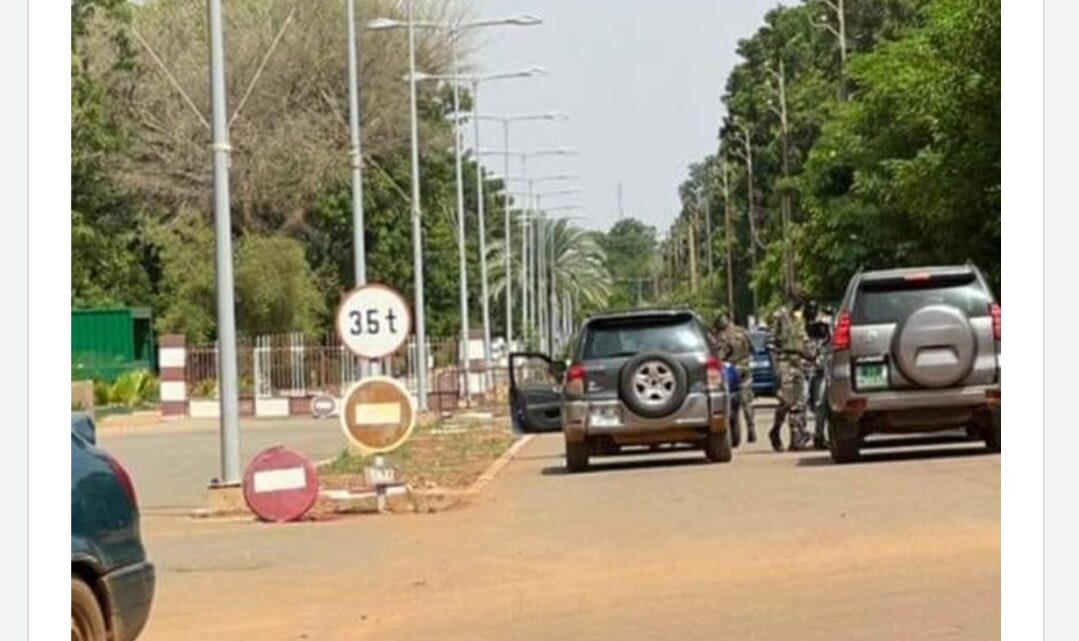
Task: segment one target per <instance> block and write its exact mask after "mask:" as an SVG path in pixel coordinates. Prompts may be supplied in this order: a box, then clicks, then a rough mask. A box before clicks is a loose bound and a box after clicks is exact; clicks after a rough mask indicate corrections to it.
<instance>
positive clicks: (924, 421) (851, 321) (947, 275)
mask: <svg viewBox="0 0 1079 641" xmlns="http://www.w3.org/2000/svg"><path fill="white" fill-rule="evenodd" d="M826 376H827V377H828V382H827V398H828V411H829V428H830V431H831V434H830V439H829V444H830V447H831V452H832V458H833V459H834V460H835V461H836V462H838V463H846V462H850V461H854V460H856V459H858V457H859V455H860V447H861V443H862V440H863V439H864V437H865V436H866V435H869V434H874V433H892V434H895V433H899V434H907V433H916V432H930V431H942V430H950V429H955V428H959V427H965V428H966V429H967V430H968V432H969V433H971V434H972V435H976V436H977V437H979V438H982V439H984V440H985V442H986V444H987V446H988V448H989V449H990V450H991V451H997V452H999V451H1000V305H998V304H997V303H996V301H995V300H994V299H993V294H992V292H991V291H990V290H989V287H988V286H987V285H986V282H985V279H984V278H983V276H982V274H981V272H979V271H978V269H977V268H976V267H974V266H973V265H962V266H953V267H927V268H917V269H893V270H886V271H873V272H864V273H859V274H857V275H855V276H854V278H853V279H852V280H851V282H850V285H849V286H848V288H847V293H846V296H845V297H844V299H843V303H842V306H841V308H840V311H839V314H838V315H837V318H836V324H835V330H834V332H833V338H832V354H831V359H830V362H829V365H828V368H827V372H826Z"/></svg>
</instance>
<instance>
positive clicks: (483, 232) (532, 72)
mask: <svg viewBox="0 0 1079 641" xmlns="http://www.w3.org/2000/svg"><path fill="white" fill-rule="evenodd" d="M454 51H455V52H456V47H454ZM456 68H457V58H456V54H455V55H454V73H452V74H425V73H422V72H421V73H419V79H420V80H439V81H449V82H452V83H453V109H454V113H453V122H454V152H455V157H456V163H457V212H458V246H459V247H458V249H459V252H460V257H461V258H460V259H461V266H460V272H461V276H460V282H461V318H462V319H463V320H462V324H461V333H462V341H463V343H462V344H463V345H464V347H463V348H462V354H463V357H464V359H465V364H466V365H467V363H468V340H469V339H468V336H467V326H468V304H467V294H466V289H467V281H466V279H467V275H466V271H465V268H466V262H465V235H464V193H463V191H462V189H463V187H462V183H461V180H462V177H461V176H462V174H461V155H462V152H461V144H460V140H461V120H462V114H461V112H460V109H461V105H460V101H459V97H458V90H457V88H458V86H459V84H460V83H461V82H468V83H470V84H471V85H472V118H473V121H474V122H473V127H472V129H473V131H474V132H475V145H474V148H475V149H479V148H480V128H479V124H478V121H479V112H478V105H479V85H480V82H486V81H490V80H506V79H512V78H534V77H536V76H542V75H545V74H546V73H547V72H546V70H545V69H543V68H542V67H530V68H528V69H523V70H520V71H511V72H503V73H486V74H463V75H462V74H458V73H457V71H456ZM485 204H486V203H485V202H484V196H483V168H482V167H481V166H480V165H479V163H478V162H477V166H476V219H477V222H478V227H479V230H478V231H479V253H480V306H481V311H482V315H483V366H484V372H485V377H486V379H487V383H488V386H490V384H491V382H492V379H491V309H490V301H489V296H488V294H487V291H488V281H487V220H486V219H487V217H486V213H485V211H484V208H485ZM507 340H509V339H508V338H507ZM466 371H467V369H466ZM465 394H466V396H467V394H468V392H467V382H466V389H465Z"/></svg>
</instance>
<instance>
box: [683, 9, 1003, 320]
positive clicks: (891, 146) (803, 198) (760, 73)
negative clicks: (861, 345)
mask: <svg viewBox="0 0 1079 641" xmlns="http://www.w3.org/2000/svg"><path fill="white" fill-rule="evenodd" d="M845 6H846V17H847V35H848V54H849V57H848V59H847V65H846V72H845V73H841V66H840V64H839V62H840V60H839V56H838V51H837V46H836V45H837V43H836V39H835V37H834V35H833V34H831V33H829V32H828V31H827V30H825V29H822V28H817V27H814V26H813V25H812V20H811V18H812V17H813V16H820V15H822V13H823V15H829V14H828V13H827V12H822V10H821V6H820V5H819V4H817V3H813V2H807V3H804V4H802V5H800V6H794V7H782V6H781V7H778V8H776V9H774V10H773V11H771V12H769V13H768V15H767V16H766V18H765V24H764V26H762V27H761V28H760V29H759V30H758V31H757V33H756V34H754V35H753V36H752V37H751V38H747V39H745V40H743V41H741V42H740V43H739V45H738V52H739V54H740V55H741V56H742V58H743V61H742V62H741V63H739V64H738V65H736V66H735V68H734V69H733V70H732V72H731V74H730V76H729V77H728V79H727V86H726V93H725V95H724V98H723V100H724V103H725V104H726V106H727V112H728V113H727V114H726V116H725V118H724V121H723V122H722V123H721V127H720V137H721V144H720V151H719V153H718V154H717V155H716V156H713V157H708V158H705V159H704V161H703V162H701V163H698V164H696V165H694V166H693V167H691V171H690V178H689V179H688V180H687V181H686V182H685V183H684V184H683V185H682V187H681V193H682V199H683V203H684V204H683V210H682V212H681V214H680V216H679V220H678V222H677V223H676V224H675V226H674V227H672V230H671V235H672V237H673V238H675V239H676V241H677V242H673V243H667V244H665V246H664V247H665V251H666V252H668V254H670V253H671V252H674V254H672V255H670V256H665V258H664V265H666V266H667V267H666V272H665V274H666V279H667V281H668V282H667V285H668V287H667V289H674V290H677V289H678V288H677V286H676V285H677V284H678V279H679V278H680V277H681V276H680V275H678V274H676V273H674V271H673V270H672V266H676V265H679V264H681V265H683V266H684V265H686V264H687V260H686V255H685V252H686V251H687V246H686V243H685V234H684V232H681V233H680V231H679V230H681V229H682V228H683V227H684V226H685V225H687V224H688V223H689V221H691V219H692V217H693V216H694V215H695V209H694V207H695V206H696V198H697V194H698V193H700V192H701V191H702V190H703V192H704V193H705V195H706V197H707V199H708V203H709V204H710V205H711V210H712V212H713V218H712V221H713V228H715V227H716V222H717V218H716V213H715V212H719V211H721V210H722V208H723V206H724V204H725V203H724V202H723V200H724V197H723V190H722V188H721V182H720V179H719V177H720V176H721V174H722V172H721V168H722V167H723V165H724V164H726V166H727V169H728V174H729V180H730V183H729V192H728V194H729V200H730V203H729V204H730V206H731V208H732V209H733V211H734V212H736V214H737V220H736V224H737V226H738V230H737V233H736V234H735V236H734V240H735V241H736V247H735V250H734V263H735V270H734V271H735V283H736V290H738V295H737V296H736V298H737V299H738V302H737V304H738V306H739V307H741V306H743V305H746V303H747V298H748V297H747V295H746V294H747V293H748V287H747V286H748V285H749V284H752V286H753V290H754V291H755V292H756V294H757V299H758V304H759V306H760V307H761V308H762V309H767V308H769V307H770V306H773V305H775V304H776V303H777V302H778V301H779V300H780V299H781V298H782V296H783V290H784V282H783V281H784V278H783V267H782V265H783V257H782V247H783V243H785V242H786V243H789V246H790V247H791V248H792V251H793V255H794V259H795V260H794V262H795V279H796V283H795V285H796V287H798V288H799V289H802V290H803V291H805V292H806V293H808V294H810V295H813V296H816V297H819V298H823V299H830V300H835V299H837V298H839V297H840V296H841V295H842V293H843V288H844V287H845V286H846V283H847V281H848V280H849V278H850V276H851V275H852V274H853V273H854V272H856V271H857V270H858V269H859V268H867V269H868V268H874V267H892V266H905V265H918V264H931V263H958V262H964V261H966V260H968V259H969V260H972V261H973V262H975V263H976V264H978V265H979V266H981V267H982V268H983V270H985V271H986V273H987V276H988V277H989V279H990V281H991V282H992V284H993V286H994V287H995V288H997V289H998V290H999V277H1000V276H999V274H1000V2H999V0H848V1H847V2H846V3H845ZM781 63H782V69H783V71H784V80H785V97H786V107H787V118H788V123H789V128H788V135H787V137H786V141H785V142H786V143H787V144H786V147H785V146H784V137H783V135H782V133H783V130H782V128H781V126H780V125H781V121H780V119H779V114H778V112H779V111H780V109H779V106H780V104H779V100H780V94H779V88H778V79H777V75H778V71H777V70H778V69H780V64H781ZM844 90H845V91H844ZM844 97H845V98H846V99H844ZM747 133H748V138H749V142H750V149H751V152H752V170H753V171H752V192H751V195H750V189H749V187H750V183H749V180H748V179H749V168H750V163H749V162H748V160H747V158H746V155H747V154H746V148H745V145H744V137H745V135H746V134H747ZM784 151H786V153H784ZM784 158H786V161H787V162H786V163H784ZM784 166H786V173H785V172H784ZM785 193H786V194H789V195H790V198H791V218H790V220H791V224H790V226H789V229H788V230H787V234H786V237H784V230H783V226H782V224H781V216H780V211H781V203H782V200H783V194H785ZM750 197H752V204H753V212H754V221H755V223H756V226H757V229H758V235H759V237H760V240H761V243H762V245H763V246H762V247H761V248H760V249H759V250H758V251H757V266H756V269H755V270H752V269H751V268H750V264H749V260H748V258H749V255H750V240H749V238H748V231H747V227H748V220H747V218H746V213H745V212H747V211H748V209H749V201H750ZM715 242H716V241H715V240H713V243H715ZM738 312H739V316H741V315H742V314H743V310H741V309H740V310H738Z"/></svg>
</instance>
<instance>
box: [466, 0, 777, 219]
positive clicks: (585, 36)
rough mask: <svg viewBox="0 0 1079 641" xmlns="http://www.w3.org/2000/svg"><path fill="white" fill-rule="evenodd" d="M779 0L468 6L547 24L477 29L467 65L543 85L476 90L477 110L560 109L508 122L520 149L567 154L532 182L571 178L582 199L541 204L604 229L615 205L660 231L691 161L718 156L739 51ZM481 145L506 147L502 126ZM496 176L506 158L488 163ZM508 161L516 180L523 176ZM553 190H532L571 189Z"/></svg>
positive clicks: (484, 132) (516, 0) (533, 0)
mask: <svg viewBox="0 0 1079 641" xmlns="http://www.w3.org/2000/svg"><path fill="white" fill-rule="evenodd" d="M777 4H778V2H777V0H499V1H498V2H494V1H487V2H477V3H476V4H475V13H476V17H477V18H503V17H510V16H515V15H520V14H523V13H527V14H532V15H535V16H538V17H539V18H541V19H542V20H543V24H541V25H538V26H529V27H493V28H488V29H484V30H482V33H480V34H479V35H478V37H477V40H476V44H477V45H478V46H479V48H478V50H477V51H476V53H475V55H474V57H473V60H472V62H473V64H474V66H476V67H477V70H478V71H480V72H482V73H497V72H502V71H516V70H519V69H524V68H528V67H532V66H540V67H544V68H545V69H546V70H547V72H548V74H547V75H546V76H543V77H538V78H523V79H512V80H493V81H490V82H488V83H485V84H481V85H480V91H479V95H478V100H479V109H480V113H481V114H520V113H535V112H546V111H562V112H565V113H566V114H567V115H568V116H569V119H568V120H566V121H563V122H553V123H550V122H542V121H541V122H518V123H514V124H512V125H510V147H511V149H512V150H517V151H530V150H537V149H549V148H552V147H574V148H576V149H577V150H578V152H579V153H578V155H577V156H574V157H535V158H533V159H531V160H529V163H528V173H529V174H530V175H532V176H538V175H543V174H557V173H574V174H577V175H579V176H580V180H579V182H577V183H576V186H579V187H580V188H581V190H582V192H581V193H580V194H569V195H562V196H550V197H548V198H546V199H545V200H543V201H541V205H542V206H544V208H546V207H548V206H551V207H557V206H562V205H566V206H570V205H580V206H581V210H580V211H571V210H566V211H563V212H555V213H559V214H560V215H566V216H583V217H584V218H583V219H582V220H580V221H579V222H580V223H581V224H582V225H584V226H586V227H589V228H592V229H607V228H609V227H610V226H611V225H612V224H614V222H615V221H617V219H618V215H619V210H618V196H617V193H618V183H619V182H621V183H622V209H623V211H624V213H625V215H626V216H627V217H628V216H633V217H636V218H638V219H640V220H643V221H645V222H647V223H648V224H650V225H654V226H655V227H656V228H657V230H658V231H660V232H661V233H662V232H664V231H665V230H666V229H667V227H668V225H669V224H670V223H671V222H672V221H673V220H674V218H675V216H676V214H677V212H678V209H679V204H678V185H679V184H680V183H681V182H682V181H683V180H684V179H685V177H686V175H687V171H688V167H689V165H690V163H692V162H696V161H698V160H700V159H701V158H703V157H704V156H705V155H707V154H710V153H714V151H715V148H716V145H717V144H718V140H717V134H718V128H719V121H720V117H721V115H722V113H723V105H722V103H721V102H720V97H721V95H722V92H723V85H724V83H725V82H726V78H727V74H728V73H729V71H730V70H731V68H732V67H733V66H734V64H735V63H736V62H737V61H738V58H737V56H736V54H735V47H736V45H737V42H738V40H739V39H740V38H745V37H748V36H750V35H752V34H753V33H754V32H755V31H756V30H757V28H758V27H759V26H760V25H761V24H762V23H763V19H764V14H765V13H766V12H767V11H768V10H769V9H771V8H773V7H775V6H776V5H777ZM480 133H481V146H482V147H485V148H490V147H496V148H501V147H502V144H503V143H502V125H501V124H500V123H497V122H490V121H488V122H484V123H483V124H482V127H481V130H480ZM484 162H485V164H486V165H487V166H488V167H490V168H492V169H493V170H495V171H496V172H497V173H498V174H500V175H501V173H502V167H503V161H502V159H501V158H499V157H496V156H487V157H485V161H484ZM520 171H521V170H520V161H518V160H516V159H514V160H511V164H510V173H511V175H520ZM572 186H574V183H572V182H569V183H566V182H560V183H556V182H549V183H545V184H543V185H537V191H543V190H550V191H555V190H560V189H566V188H567V187H570V188H572Z"/></svg>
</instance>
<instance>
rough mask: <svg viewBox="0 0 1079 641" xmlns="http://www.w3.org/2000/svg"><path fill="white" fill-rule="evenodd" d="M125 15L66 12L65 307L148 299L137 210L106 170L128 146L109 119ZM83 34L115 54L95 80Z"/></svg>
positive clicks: (119, 83) (110, 4) (124, 11)
mask: <svg viewBox="0 0 1079 641" xmlns="http://www.w3.org/2000/svg"><path fill="white" fill-rule="evenodd" d="M128 7H129V5H128V4H127V3H126V2H120V1H118V0H78V1H76V2H73V3H72V5H71V20H72V29H71V303H72V305H73V306H76V307H82V306H103V305H130V304H145V303H146V302H148V299H149V298H150V295H151V294H150V289H151V282H150V275H149V274H148V273H147V270H146V269H145V265H144V264H143V260H144V258H145V257H146V256H145V253H144V252H145V249H146V248H145V244H144V242H143V239H142V237H141V234H140V229H141V225H140V215H139V213H140V206H139V204H138V203H136V202H134V201H133V199H132V198H131V197H130V194H128V193H127V192H126V191H125V190H124V189H123V187H122V185H121V184H120V183H119V182H118V181H117V180H116V179H115V175H114V174H113V173H112V171H111V169H110V168H111V166H112V164H113V162H114V161H115V159H116V158H117V157H119V156H120V155H122V154H123V153H125V152H126V151H127V150H128V149H129V148H130V146H131V144H132V141H133V134H132V132H131V130H130V128H129V127H127V126H126V123H125V122H124V121H123V120H122V119H120V118H118V117H117V116H116V112H115V108H116V104H115V96H116V92H117V91H119V90H120V89H121V88H122V87H123V86H124V85H125V83H126V82H127V81H128V80H129V76H130V73H129V72H130V62H131V56H130V51H129V49H128V47H127V45H128V43H127V40H126V37H125V29H126V25H127V23H128V20H129V12H128ZM91 32H93V33H99V34H100V37H102V38H106V39H108V40H109V41H110V42H111V43H112V44H113V47H114V48H115V50H116V52H117V55H116V57H115V59H114V60H112V61H111V62H110V63H109V64H107V65H100V67H101V68H100V69H99V70H98V72H97V73H94V72H93V70H94V69H95V67H96V66H98V64H97V63H98V61H97V60H95V59H94V58H93V55H92V53H91V52H90V51H88V47H87V39H88V34H89V33H91Z"/></svg>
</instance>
